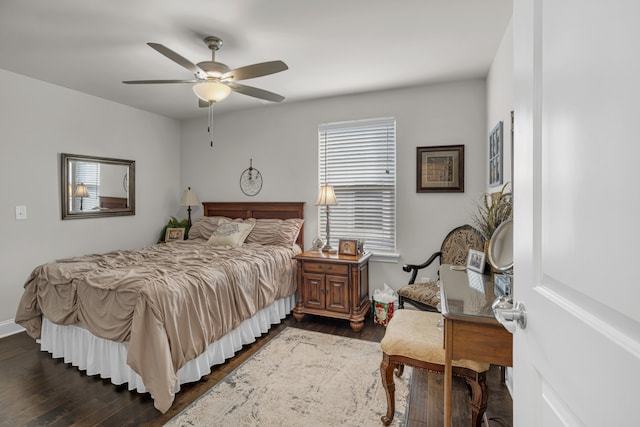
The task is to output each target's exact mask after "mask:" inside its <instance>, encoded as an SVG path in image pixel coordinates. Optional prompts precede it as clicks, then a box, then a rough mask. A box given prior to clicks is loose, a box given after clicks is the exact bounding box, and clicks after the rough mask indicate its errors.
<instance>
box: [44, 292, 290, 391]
mask: <svg viewBox="0 0 640 427" xmlns="http://www.w3.org/2000/svg"><path fill="white" fill-rule="evenodd" d="M295 303H296V298H295V294H294V295H291V296H289V297H285V298H282V299H279V300H277V301H274V302H273V303H272V304H271V305H269V306H267V307H265V308H263V309H262V310H260V311H258V312H257V313H256V314H255V315H254V316H253V317H251V318H250V319H247V320H245V321H244V322H242V324H241V325H240V326H239V327H237V328H236V329H234V330H233V331H231V332H229V333H228V334H226V335H225V336H223V337H222V338H221V339H219V340H218V341H215V342H213V343H212V344H210V345H209V347H207V350H206V351H205V352H204V353H202V354H201V355H200V356H198V357H197V358H196V359H193V360H191V361H189V362H187V364H186V365H184V366H183V367H182V368H181V369H180V370H179V371H178V379H179V384H176V387H175V390H174V391H175V392H176V393H177V392H178V391H179V390H180V384H185V383H188V382H194V381H198V380H199V379H200V378H201V377H203V376H204V375H207V374H209V373H211V368H210V367H211V366H214V365H219V364H221V363H224V361H225V360H226V359H229V358H231V357H233V355H234V354H235V353H236V351H238V350H240V349H241V348H242V346H243V345H246V344H250V343H252V342H255V340H256V337H259V336H260V335H262V334H263V333H266V332H267V331H268V330H269V329H270V328H271V325H274V324H277V323H280V321H281V320H282V319H284V318H285V317H286V316H287V314H289V313H290V312H291V310H292V309H293V307H294V306H295ZM41 337H42V338H41V339H40V349H41V350H42V351H47V352H49V353H51V355H52V357H54V358H60V357H62V358H64V362H65V363H71V365H73V366H76V367H77V368H78V369H80V370H82V371H86V372H87V375H100V377H101V378H109V379H110V381H111V382H112V383H113V384H116V385H121V384H124V383H127V384H128V388H129V390H136V391H137V392H138V393H145V392H146V391H147V389H146V387H145V386H144V383H143V382H142V378H140V376H139V375H138V374H136V373H135V372H134V371H133V370H132V369H131V368H130V367H129V365H127V349H128V346H129V344H128V343H118V342H114V341H110V340H106V339H104V338H99V337H96V336H95V335H93V334H92V333H91V332H89V331H88V330H86V329H84V328H83V327H82V326H79V325H67V326H62V325H56V324H55V323H52V322H50V321H49V320H47V319H46V318H44V317H43V319H42V334H41Z"/></svg>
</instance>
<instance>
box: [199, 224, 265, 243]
mask: <svg viewBox="0 0 640 427" xmlns="http://www.w3.org/2000/svg"><path fill="white" fill-rule="evenodd" d="M255 225H256V223H255V221H244V222H235V221H230V220H228V219H226V218H222V219H220V221H219V222H218V228H216V229H215V230H214V231H213V233H212V234H211V237H210V238H209V240H208V241H207V243H209V244H210V245H213V246H231V247H237V246H242V244H243V243H244V241H245V239H246V238H247V236H248V235H249V233H251V230H253V227H254V226H255Z"/></svg>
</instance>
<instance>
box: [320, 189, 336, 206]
mask: <svg viewBox="0 0 640 427" xmlns="http://www.w3.org/2000/svg"><path fill="white" fill-rule="evenodd" d="M337 204H338V200H336V193H335V192H334V191H333V186H332V185H329V184H325V185H323V186H322V187H320V193H319V194H318V199H317V200H316V205H320V206H329V205H337Z"/></svg>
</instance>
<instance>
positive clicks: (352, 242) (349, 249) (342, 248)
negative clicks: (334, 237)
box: [338, 239, 358, 255]
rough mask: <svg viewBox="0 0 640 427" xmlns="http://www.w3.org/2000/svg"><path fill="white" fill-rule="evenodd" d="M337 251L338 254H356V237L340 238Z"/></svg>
mask: <svg viewBox="0 0 640 427" xmlns="http://www.w3.org/2000/svg"><path fill="white" fill-rule="evenodd" d="M338 253H339V254H340V255H356V254H357V253H358V241H357V240H356V239H340V240H339V243H338Z"/></svg>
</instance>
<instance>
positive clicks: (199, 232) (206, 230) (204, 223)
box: [189, 216, 242, 240]
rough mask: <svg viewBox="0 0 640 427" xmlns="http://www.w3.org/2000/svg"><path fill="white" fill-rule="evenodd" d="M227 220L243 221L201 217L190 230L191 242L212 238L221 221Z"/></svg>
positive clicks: (220, 217) (223, 217)
mask: <svg viewBox="0 0 640 427" xmlns="http://www.w3.org/2000/svg"><path fill="white" fill-rule="evenodd" d="M222 219H226V220H229V221H242V220H241V219H239V218H238V219H234V220H232V219H231V218H227V217H226V216H200V217H198V218H196V219H195V220H194V221H193V224H192V225H191V228H190V229H189V240H191V239H198V238H200V239H207V240H209V238H210V237H211V235H212V234H213V232H214V231H216V228H218V223H219V222H220V220H222Z"/></svg>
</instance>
